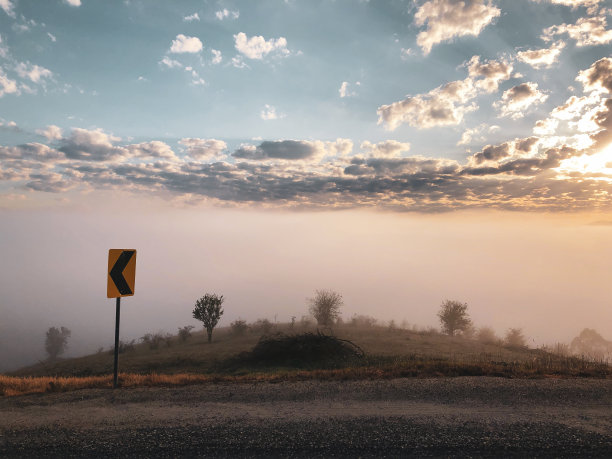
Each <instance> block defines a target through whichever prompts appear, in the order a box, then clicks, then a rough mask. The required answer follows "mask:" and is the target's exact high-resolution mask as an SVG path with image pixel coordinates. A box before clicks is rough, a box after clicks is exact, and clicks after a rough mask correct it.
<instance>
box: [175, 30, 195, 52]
mask: <svg viewBox="0 0 612 459" xmlns="http://www.w3.org/2000/svg"><path fill="white" fill-rule="evenodd" d="M200 51H202V42H201V41H200V39H199V38H198V37H189V36H187V35H183V34H182V33H180V34H178V35H177V36H176V39H174V40H172V46H170V52H171V53H199V52H200Z"/></svg>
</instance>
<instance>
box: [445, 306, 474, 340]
mask: <svg viewBox="0 0 612 459" xmlns="http://www.w3.org/2000/svg"><path fill="white" fill-rule="evenodd" d="M467 307H468V305H467V303H461V302H459V301H452V300H446V301H444V302H443V303H442V306H440V311H439V312H438V317H439V319H440V324H441V325H442V331H443V332H444V333H446V334H447V335H450V336H454V335H455V333H456V332H458V331H466V330H469V329H470V328H471V326H472V321H471V320H470V318H469V316H468V313H467Z"/></svg>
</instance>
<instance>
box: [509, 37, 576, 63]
mask: <svg viewBox="0 0 612 459" xmlns="http://www.w3.org/2000/svg"><path fill="white" fill-rule="evenodd" d="M564 47H565V43H563V42H562V41H560V42H558V43H555V44H554V45H553V46H551V47H550V48H542V49H530V50H526V51H519V52H518V53H517V59H518V60H519V61H521V62H524V63H526V64H529V65H531V66H532V67H533V68H534V69H541V68H549V67H552V66H553V64H555V63H557V62H558V60H559V56H560V55H561V50H562V49H563V48H564Z"/></svg>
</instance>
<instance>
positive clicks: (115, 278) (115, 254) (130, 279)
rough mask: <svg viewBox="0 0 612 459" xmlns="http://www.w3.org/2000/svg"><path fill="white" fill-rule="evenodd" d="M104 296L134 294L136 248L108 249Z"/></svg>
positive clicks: (116, 296)
mask: <svg viewBox="0 0 612 459" xmlns="http://www.w3.org/2000/svg"><path fill="white" fill-rule="evenodd" d="M106 278H107V283H106V297H107V298H120V297H123V296H132V295H134V283H135V281H136V250H131V249H110V250H109V251H108V271H107V276H106Z"/></svg>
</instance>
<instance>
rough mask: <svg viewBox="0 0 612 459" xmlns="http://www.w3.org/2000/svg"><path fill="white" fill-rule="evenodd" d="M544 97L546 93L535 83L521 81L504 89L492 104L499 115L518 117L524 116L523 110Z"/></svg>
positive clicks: (546, 96)
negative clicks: (497, 99) (499, 97)
mask: <svg viewBox="0 0 612 459" xmlns="http://www.w3.org/2000/svg"><path fill="white" fill-rule="evenodd" d="M546 99H548V95H546V94H544V93H543V92H541V91H540V90H539V89H538V84H537V83H522V84H519V85H517V86H514V87H512V88H510V89H508V90H507V91H504V93H503V94H502V97H501V100H499V101H497V102H495V103H494V104H493V106H494V107H495V108H497V109H498V110H499V111H500V115H499V116H501V117H504V116H509V117H511V118H512V119H519V118H522V117H523V116H525V112H527V111H528V110H529V109H531V108H532V107H534V106H535V105H538V104H541V103H543V102H544V101H545V100H546Z"/></svg>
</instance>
